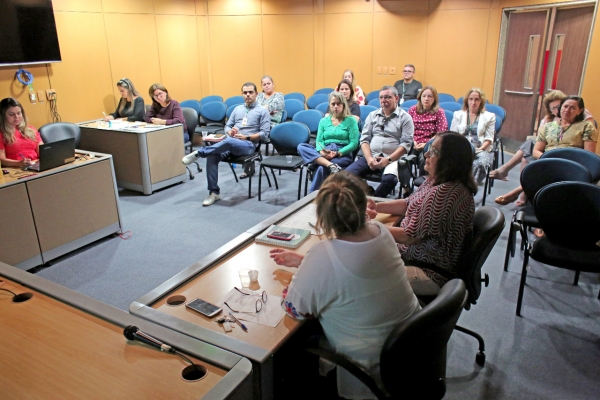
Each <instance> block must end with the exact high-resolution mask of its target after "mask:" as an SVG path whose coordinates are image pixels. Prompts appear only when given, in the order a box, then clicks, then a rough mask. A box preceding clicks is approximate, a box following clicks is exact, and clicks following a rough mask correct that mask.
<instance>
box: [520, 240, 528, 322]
mask: <svg viewBox="0 0 600 400" xmlns="http://www.w3.org/2000/svg"><path fill="white" fill-rule="evenodd" d="M530 251H531V246H528V247H527V248H526V249H525V257H524V259H523V270H522V271H521V283H520V284H519V297H518V298H517V317H520V316H521V305H522V304H523V292H524V291H525V281H526V280H527V268H528V265H527V264H529V252H530Z"/></svg>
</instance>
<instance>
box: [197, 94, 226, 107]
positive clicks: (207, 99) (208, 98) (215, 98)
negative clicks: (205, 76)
mask: <svg viewBox="0 0 600 400" xmlns="http://www.w3.org/2000/svg"><path fill="white" fill-rule="evenodd" d="M213 101H220V102H221V103H222V102H223V98H222V97H221V96H218V95H211V96H206V97H203V98H201V99H200V105H205V104H208V103H211V102H213Z"/></svg>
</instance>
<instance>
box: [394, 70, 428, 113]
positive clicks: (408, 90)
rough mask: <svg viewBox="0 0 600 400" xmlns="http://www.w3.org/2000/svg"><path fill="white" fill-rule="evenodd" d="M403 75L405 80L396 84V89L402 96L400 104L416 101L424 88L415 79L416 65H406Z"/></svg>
mask: <svg viewBox="0 0 600 400" xmlns="http://www.w3.org/2000/svg"><path fill="white" fill-rule="evenodd" d="M402 74H403V75H404V79H403V80H401V81H397V82H396V83H394V87H395V88H396V90H397V91H398V95H399V96H400V100H399V104H402V103H404V102H405V101H406V100H412V99H416V98H417V94H418V93H419V90H421V89H422V88H423V85H421V82H419V81H417V80H415V79H413V78H414V76H415V66H414V65H412V64H406V65H405V66H404V70H403V71H402Z"/></svg>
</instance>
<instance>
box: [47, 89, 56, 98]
mask: <svg viewBox="0 0 600 400" xmlns="http://www.w3.org/2000/svg"><path fill="white" fill-rule="evenodd" d="M46 98H47V99H48V100H54V99H56V90H54V89H48V90H46Z"/></svg>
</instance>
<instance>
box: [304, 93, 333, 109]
mask: <svg viewBox="0 0 600 400" xmlns="http://www.w3.org/2000/svg"><path fill="white" fill-rule="evenodd" d="M328 101H329V95H326V94H313V95H312V96H310V97H309V98H308V100H306V105H307V106H308V108H309V109H315V108H317V106H318V105H319V104H321V103H326V102H328Z"/></svg>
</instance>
